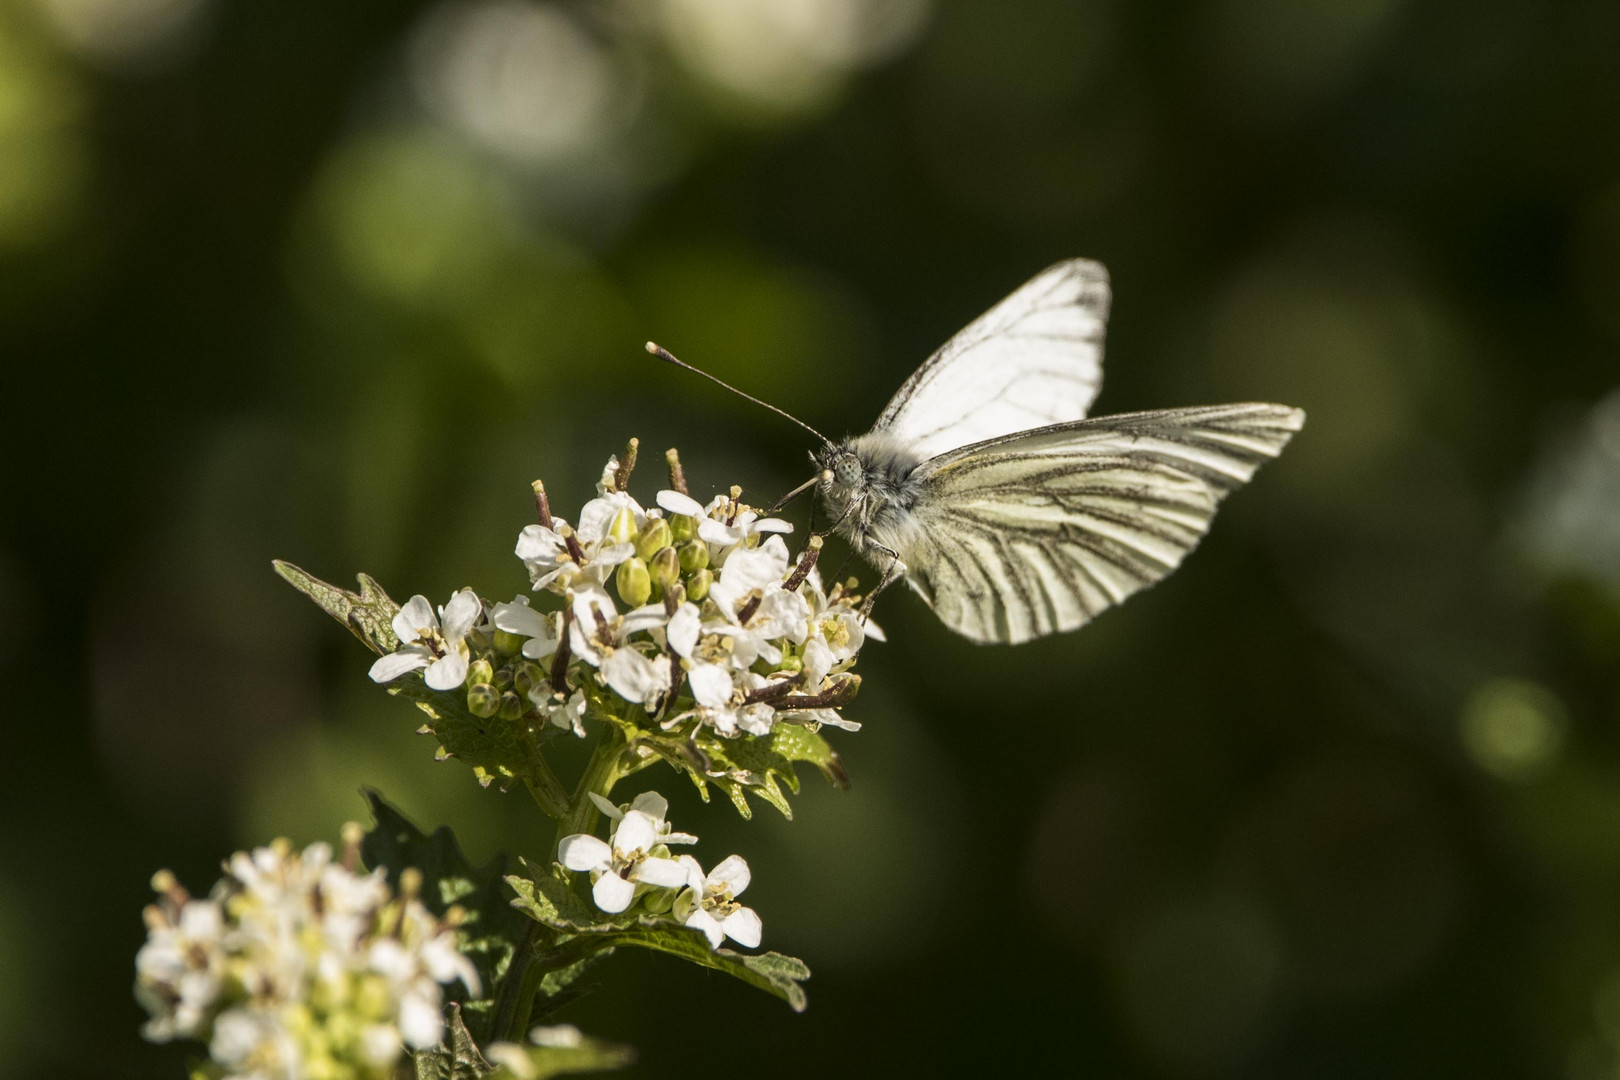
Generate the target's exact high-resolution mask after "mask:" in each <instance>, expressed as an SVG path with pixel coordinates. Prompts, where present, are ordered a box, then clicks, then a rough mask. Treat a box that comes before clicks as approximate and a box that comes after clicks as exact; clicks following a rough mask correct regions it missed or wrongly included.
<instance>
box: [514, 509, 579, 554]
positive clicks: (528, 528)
mask: <svg viewBox="0 0 1620 1080" xmlns="http://www.w3.org/2000/svg"><path fill="white" fill-rule="evenodd" d="M551 524H552V526H553V528H551V529H548V528H546V527H545V526H544V525H525V526H524V527H523V531H522V532H520V533H518V541H517V547H516V548H515V549H514V554H516V555H517V557H518V558H520V559H522V560H523V561H524V562H534V561H536V560H539V561H543V562H555V561H556V559H557V553H558V552H560V551H564V550H566V549H567V547H568V545H567V544H566V543H565V542H564V541H563V538H562V537H561V536H559V535H558V534H557V533H556V532H555V531H554V530H555V527H556V526H559V525H567V524H568V522H566V521H564V520H563V519H562V518H552V519H551Z"/></svg>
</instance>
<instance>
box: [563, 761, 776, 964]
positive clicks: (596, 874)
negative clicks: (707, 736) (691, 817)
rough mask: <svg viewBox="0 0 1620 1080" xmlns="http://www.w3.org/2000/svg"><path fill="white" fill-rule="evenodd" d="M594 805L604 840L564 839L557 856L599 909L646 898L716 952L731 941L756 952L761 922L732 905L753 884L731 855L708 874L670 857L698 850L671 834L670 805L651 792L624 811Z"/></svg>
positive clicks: (690, 839)
mask: <svg viewBox="0 0 1620 1080" xmlns="http://www.w3.org/2000/svg"><path fill="white" fill-rule="evenodd" d="M591 799H592V800H593V801H594V802H595V803H596V805H597V807H598V808H599V809H600V810H601V811H602V813H604V814H606V815H607V817H608V818H609V820H611V821H612V822H613V829H612V831H611V833H610V834H609V836H608V839H607V840H606V841H603V840H601V839H599V838H597V837H595V836H591V835H589V834H588V833H575V834H574V835H572V836H565V837H563V839H562V842H561V843H560V844H559V845H558V848H557V857H558V858H559V859H560V860H561V861H562V864H563V865H564V866H566V867H567V868H568V869H570V870H574V871H577V872H581V873H583V872H589V873H590V875H591V882H592V883H591V897H592V898H593V899H594V900H595V901H596V906H597V907H599V908H601V909H602V910H603V911H606V912H608V913H609V914H614V915H616V914H618V913H619V912H621V911H624V910H626V909H628V908H629V907H630V905H631V904H632V903H634V902H635V901H636V899H637V898H638V897H649V902H648V904H647V906H648V908H649V910H652V911H654V912H655V913H658V912H661V911H668V910H673V912H674V915H675V917H676V918H677V919H679V920H680V921H681V923H683V924H684V925H686V926H690V927H692V928H693V929H696V930H702V931H703V932H704V934H706V935H708V938H709V944H710V945H711V946H713V947H714V948H717V949H718V948H719V947H720V942H721V941H723V940H724V939H725V938H728V937H729V938H731V939H732V940H733V941H735V942H737V943H738V944H739V945H745V946H747V947H748V948H750V949H752V948H755V947H757V946H758V945H759V940H760V934H761V932H762V931H763V929H764V928H763V926H762V925H761V923H760V921H759V916H758V915H756V914H755V913H754V909H753V908H746V907H743V906H742V905H741V904H739V903H737V900H736V897H737V895H738V894H739V893H741V892H742V891H743V890H744V889H746V888H747V887H748V882H749V880H750V875H749V872H748V863H747V862H745V861H744V860H743V858H742V856H740V855H732V856H730V857H728V858H727V859H725V860H724V861H722V862H721V863H720V865H719V866H716V867H715V868H714V869H713V870H711V871H709V872H708V873H705V872H704V870H703V866H702V865H701V864H700V863H699V862H698V861H697V860H696V859H695V858H693V857H692V856H690V855H682V856H681V857H680V858H678V859H674V858H670V855H669V845H671V844H695V843H697V837H695V836H693V835H691V834H690V833H678V832H674V831H672V830H671V829H670V826H669V823H668V822H666V821H665V820H664V817H665V815H666V814H668V813H669V803H668V801H667V800H665V798H664V797H663V796H662V795H660V794H658V793H657V792H656V791H644V792H642V793H641V794H640V795H637V796H636V797H635V799H634V800H633V801H632V802H631V803H630V804H629V805H627V806H624V807H619V806H614V805H613V804H612V803H610V802H608V801H607V800H606V799H604V798H602V797H601V796H600V795H596V794H594V793H593V794H592V795H591ZM674 890H679V891H678V892H675V891H674ZM660 900H661V901H663V902H662V903H659V902H658V901H660Z"/></svg>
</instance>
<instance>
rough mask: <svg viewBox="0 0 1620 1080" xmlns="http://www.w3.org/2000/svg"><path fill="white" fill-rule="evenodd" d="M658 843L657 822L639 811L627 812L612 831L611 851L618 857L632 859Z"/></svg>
mask: <svg viewBox="0 0 1620 1080" xmlns="http://www.w3.org/2000/svg"><path fill="white" fill-rule="evenodd" d="M657 842H658V822H656V821H654V820H653V819H652V818H650V817H648V816H647V815H646V814H643V813H642V812H641V811H640V810H631V811H628V812H627V813H626V814H625V815H624V817H622V818H620V819H619V825H618V828H616V829H614V830H613V850H614V852H616V853H617V854H619V855H623V856H625V857H633V856H634V855H635V854H636V853H637V852H642V851H646V850H647V849H648V848H650V847H652V846H653V845H654V844H656V843H657Z"/></svg>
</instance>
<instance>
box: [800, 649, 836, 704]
mask: <svg viewBox="0 0 1620 1080" xmlns="http://www.w3.org/2000/svg"><path fill="white" fill-rule="evenodd" d="M832 666H833V654H832V650H831V649H829V648H828V647H827V643H826V642H825V641H823V640H822V639H821V638H820V637H819V636H817V637H813V638H811V639H810V640H809V641H807V642H805V644H804V687H805V689H806V690H807V691H808V692H810V693H812V694H814V693H818V692H820V690H821V684H822V683H823V682H824V681H825V680H826V678H827V673H828V672H829V671H831V670H832Z"/></svg>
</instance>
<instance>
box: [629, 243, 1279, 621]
mask: <svg viewBox="0 0 1620 1080" xmlns="http://www.w3.org/2000/svg"><path fill="white" fill-rule="evenodd" d="M1109 300H1110V293H1109V288H1108V271H1107V270H1105V269H1104V268H1103V266H1102V265H1101V264H1100V263H1096V262H1092V261H1090V260H1087V259H1072V260H1069V261H1067V262H1061V263H1058V264H1057V265H1056V266H1052V267H1049V268H1048V269H1046V270H1044V271H1042V272H1041V273H1039V274H1037V275H1036V276H1035V277H1034V278H1032V279H1031V280H1030V281H1029V282H1027V283H1026V284H1025V285H1024V286H1023V287H1022V288H1020V289H1018V290H1017V291H1016V292H1014V293H1013V294H1012V295H1011V296H1009V297H1007V298H1006V299H1005V300H1003V301H1001V303H999V304H997V305H996V306H995V307H993V308H991V309H990V310H989V311H987V312H986V313H985V314H983V315H981V316H980V317H979V318H977V319H975V320H974V321H973V322H972V323H970V324H969V325H968V326H967V328H966V329H964V330H962V331H961V332H960V333H958V334H957V335H956V336H955V337H953V338H951V339H950V340H949V341H947V342H946V343H945V344H944V346H942V347H941V348H940V349H939V350H938V351H937V352H935V353H934V355H932V356H930V357H929V358H928V360H927V362H925V363H924V364H923V365H922V367H920V368H918V369H917V371H916V372H915V373H914V374H913V375H912V376H911V378H909V379H907V380H906V382H905V385H903V386H901V387H900V390H899V392H898V393H896V394H895V396H894V398H893V400H891V401H890V402H889V404H888V407H887V408H885V409H884V410H883V414H882V415H881V416H879V417H878V421H877V423H876V424H875V425H873V427H872V430H871V431H869V432H867V433H866V434H865V435H858V436H854V437H851V438H846V439H844V440H843V441H842V442H840V443H833V442H832V441H831V440H828V439H827V438H826V437H825V436H821V435H820V433H819V432H816V434H817V435H818V437H820V438H821V439H822V440H823V443H824V446H823V447H822V449H821V451H820V452H819V453H817V454H815V455H812V456H813V458H814V460H815V462H816V464H817V465H818V466H819V468H820V469H821V472H820V474H819V476H818V477H817V478H816V479H815V480H814V481H812V482H811V484H809V485H805V486H806V487H809V486H814V487H816V488H817V490H818V492H819V494H820V497H821V500H822V503H823V505H824V506H825V508H826V510H827V512H828V513H830V514H831V515H832V517H833V520H834V522H835V523H836V524H835V526H834V531H835V532H837V533H838V534H839V535H841V536H843V537H844V538H846V539H847V540H848V541H849V542H850V544H851V546H852V547H853V548H854V549H855V550H856V551H857V552H859V553H860V554H861V555H862V556H863V557H864V558H866V560H867V561H868V562H871V563H872V564H873V565H874V566H876V567H878V568H879V569H881V570H882V571H883V574H884V577H883V582H884V583H885V584H886V583H887V582H888V581H890V580H892V578H894V577H896V576H900V577H903V578H904V580H905V581H906V582H907V583H908V584H909V585H910V586H911V588H912V590H913V591H915V592H916V593H917V594H918V595H920V596H921V597H922V598H923V599H924V600H925V601H927V602H928V604H929V605H931V606H932V607H933V609H934V611H935V613H936V614H938V615H939V617H940V619H941V620H943V621H944V623H945V625H946V626H949V627H950V628H951V629H952V630H955V631H956V632H957V633H959V634H961V635H963V636H964V637H967V638H971V639H972V640H974V641H978V642H1006V643H1012V644H1016V643H1018V642H1023V641H1028V640H1030V639H1031V638H1037V637H1043V636H1045V635H1047V634H1052V633H1057V632H1059V631H1063V630H1073V629H1075V628H1077V627H1079V626H1083V625H1084V624H1085V623H1086V622H1088V621H1090V620H1091V618H1092V617H1093V616H1095V615H1097V614H1098V613H1099V612H1101V611H1102V610H1103V609H1105V608H1107V607H1110V606H1112V605H1114V604H1117V603H1119V602H1120V601H1122V600H1124V599H1125V598H1126V597H1128V596H1130V595H1131V594H1132V593H1135V592H1137V591H1138V590H1140V589H1143V588H1145V587H1147V586H1149V585H1151V584H1153V583H1154V582H1156V581H1158V580H1159V579H1160V578H1162V577H1164V576H1165V575H1166V574H1168V573H1170V571H1172V570H1174V569H1175V568H1176V567H1177V566H1178V565H1179V564H1180V563H1181V560H1182V559H1183V558H1184V557H1185V556H1186V554H1187V553H1188V552H1189V551H1191V550H1192V549H1193V548H1194V547H1195V546H1197V544H1198V541H1199V540H1200V539H1202V538H1203V535H1204V533H1205V531H1207V530H1208V528H1209V524H1210V520H1211V519H1212V518H1213V517H1214V514H1215V507H1216V504H1217V503H1219V502H1220V500H1221V499H1222V498H1223V497H1225V496H1226V494H1227V493H1229V492H1231V491H1232V490H1234V489H1235V488H1237V487H1239V486H1240V485H1242V484H1243V483H1245V482H1247V481H1248V479H1249V478H1250V477H1251V476H1253V475H1254V471H1255V469H1257V468H1258V467H1259V466H1260V464H1261V463H1262V462H1264V461H1266V460H1267V459H1269V458H1273V457H1276V456H1277V454H1278V453H1280V452H1281V451H1282V448H1283V446H1285V445H1286V444H1287V442H1288V440H1289V439H1290V438H1291V437H1292V436H1293V434H1294V433H1295V432H1296V431H1298V430H1299V429H1300V428H1301V427H1302V426H1303V425H1304V423H1305V414H1304V413H1303V412H1302V411H1301V410H1299V409H1293V408H1289V407H1288V406H1286V405H1269V404H1241V405H1206V406H1198V407H1194V408H1184V409H1159V410H1154V411H1152V412H1139V413H1125V414H1121V415H1119V416H1101V417H1096V418H1093V419H1089V420H1088V419H1086V418H1085V417H1086V410H1087V409H1088V408H1090V406H1091V402H1092V399H1094V398H1095V397H1096V396H1097V390H1098V388H1099V386H1100V385H1101V383H1102V345H1103V331H1104V328H1105V326H1106V324H1107V321H1108V306H1109ZM649 349H655V350H656V351H657V352H659V353H660V354H661V355H663V356H665V357H666V358H667V359H671V360H673V357H669V356H668V354H667V353H664V352H663V350H658V349H656V347H655V346H652V345H649ZM675 362H676V363H680V362H679V361H675ZM682 366H683V367H686V366H689V365H685V364H682ZM716 381H718V380H716ZM744 396H747V395H744ZM756 400H757V399H756ZM761 404H764V403H763V402H761ZM767 407H768V408H772V409H773V410H774V411H776V412H781V410H780V409H775V407H774V406H767ZM783 415H787V414H785V413H784V414H783ZM790 419H792V417H790ZM795 422H799V421H795ZM800 423H802V422H800ZM804 426H806V427H808V425H804ZM810 430H811V431H812V432H814V429H813V428H811V429H810ZM881 587H882V585H881V584H880V586H879V588H880V589H881Z"/></svg>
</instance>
